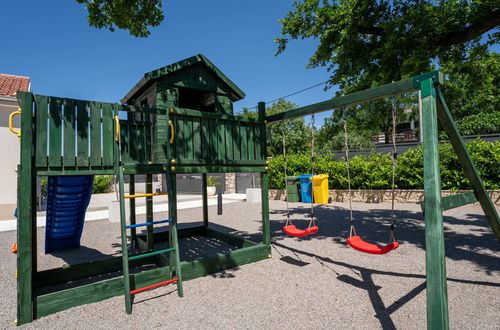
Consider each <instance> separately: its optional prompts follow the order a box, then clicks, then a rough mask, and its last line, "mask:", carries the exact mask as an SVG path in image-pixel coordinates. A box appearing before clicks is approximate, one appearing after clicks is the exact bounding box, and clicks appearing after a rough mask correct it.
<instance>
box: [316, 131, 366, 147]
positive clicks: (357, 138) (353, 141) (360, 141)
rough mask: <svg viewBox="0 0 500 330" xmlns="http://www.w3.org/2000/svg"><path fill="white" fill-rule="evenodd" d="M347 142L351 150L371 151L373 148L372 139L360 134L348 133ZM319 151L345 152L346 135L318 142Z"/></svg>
mask: <svg viewBox="0 0 500 330" xmlns="http://www.w3.org/2000/svg"><path fill="white" fill-rule="evenodd" d="M318 140H319V139H318ZM347 141H348V146H349V149H370V148H371V147H372V143H371V140H370V137H367V136H365V135H363V134H361V133H358V132H352V133H348V136H347ZM318 149H319V150H321V151H323V152H330V151H332V150H344V149H345V134H344V133H343V132H340V133H338V134H337V135H334V136H332V137H330V139H329V140H326V141H325V142H323V141H321V142H320V141H318Z"/></svg>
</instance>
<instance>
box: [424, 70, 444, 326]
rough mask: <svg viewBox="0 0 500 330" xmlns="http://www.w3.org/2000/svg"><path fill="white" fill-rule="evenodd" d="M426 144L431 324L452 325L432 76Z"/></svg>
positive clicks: (426, 91)
mask: <svg viewBox="0 0 500 330" xmlns="http://www.w3.org/2000/svg"><path fill="white" fill-rule="evenodd" d="M421 88H422V93H421V95H422V96H421V97H422V121H423V125H422V129H423V130H422V135H423V148H424V196H425V206H424V207H425V256H426V276H427V328H428V329H448V294H447V286H446V263H445V249H444V231H443V215H442V207H441V175H440V170H439V149H438V127H437V113H436V112H437V109H436V92H435V89H434V86H433V81H432V79H426V80H424V81H422V82H421Z"/></svg>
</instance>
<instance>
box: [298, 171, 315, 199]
mask: <svg viewBox="0 0 500 330" xmlns="http://www.w3.org/2000/svg"><path fill="white" fill-rule="evenodd" d="M311 177H312V174H303V175H299V180H300V197H301V199H302V200H301V202H302V203H312V180H311Z"/></svg>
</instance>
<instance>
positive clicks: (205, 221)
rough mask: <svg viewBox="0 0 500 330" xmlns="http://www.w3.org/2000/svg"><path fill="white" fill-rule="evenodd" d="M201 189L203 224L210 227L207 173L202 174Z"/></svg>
mask: <svg viewBox="0 0 500 330" xmlns="http://www.w3.org/2000/svg"><path fill="white" fill-rule="evenodd" d="M201 190H202V196H203V198H202V199H203V225H204V226H205V227H208V196H207V173H203V174H202V175H201Z"/></svg>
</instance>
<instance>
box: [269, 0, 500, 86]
mask: <svg viewBox="0 0 500 330" xmlns="http://www.w3.org/2000/svg"><path fill="white" fill-rule="evenodd" d="M497 16H498V2H497V1H495V0H483V1H432V0H394V1H379V0H347V1H335V0H302V1H297V2H294V4H293V9H292V10H291V11H290V12H289V13H288V14H287V15H286V17H285V18H284V19H282V20H280V22H281V23H282V31H281V34H282V36H283V37H282V38H278V39H276V40H275V42H276V43H277V44H278V53H281V52H283V51H284V50H285V49H286V46H287V44H288V41H289V40H290V39H305V38H313V39H318V40H319V45H318V47H317V49H316V52H315V53H314V55H313V56H312V57H311V58H310V59H309V67H317V66H326V67H327V69H328V70H329V71H330V72H332V73H333V75H332V77H331V80H330V83H331V84H332V85H337V84H338V85H340V87H341V89H344V88H345V87H346V86H356V85H357V86H359V87H361V88H366V86H367V85H370V84H372V83H373V82H374V81H377V82H379V83H389V82H391V81H393V80H394V81H396V80H400V79H401V78H404V77H408V76H414V75H416V74H420V73H422V72H426V71H429V68H430V67H431V66H432V64H433V61H435V59H436V58H438V59H441V58H450V57H452V55H453V56H454V57H455V58H456V55H457V53H454V54H450V50H451V49H453V48H454V49H455V51H456V52H463V51H466V50H467V49H468V48H470V47H475V46H477V45H478V44H479V45H491V44H494V43H496V42H498V39H499V35H500V33H498V32H497V31H495V30H493V33H490V35H489V38H480V37H481V36H482V35H483V34H484V33H488V31H490V30H492V29H494V28H495V27H496V26H497V24H498V23H497ZM471 41H474V42H471ZM474 43H475V44H474Z"/></svg>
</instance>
